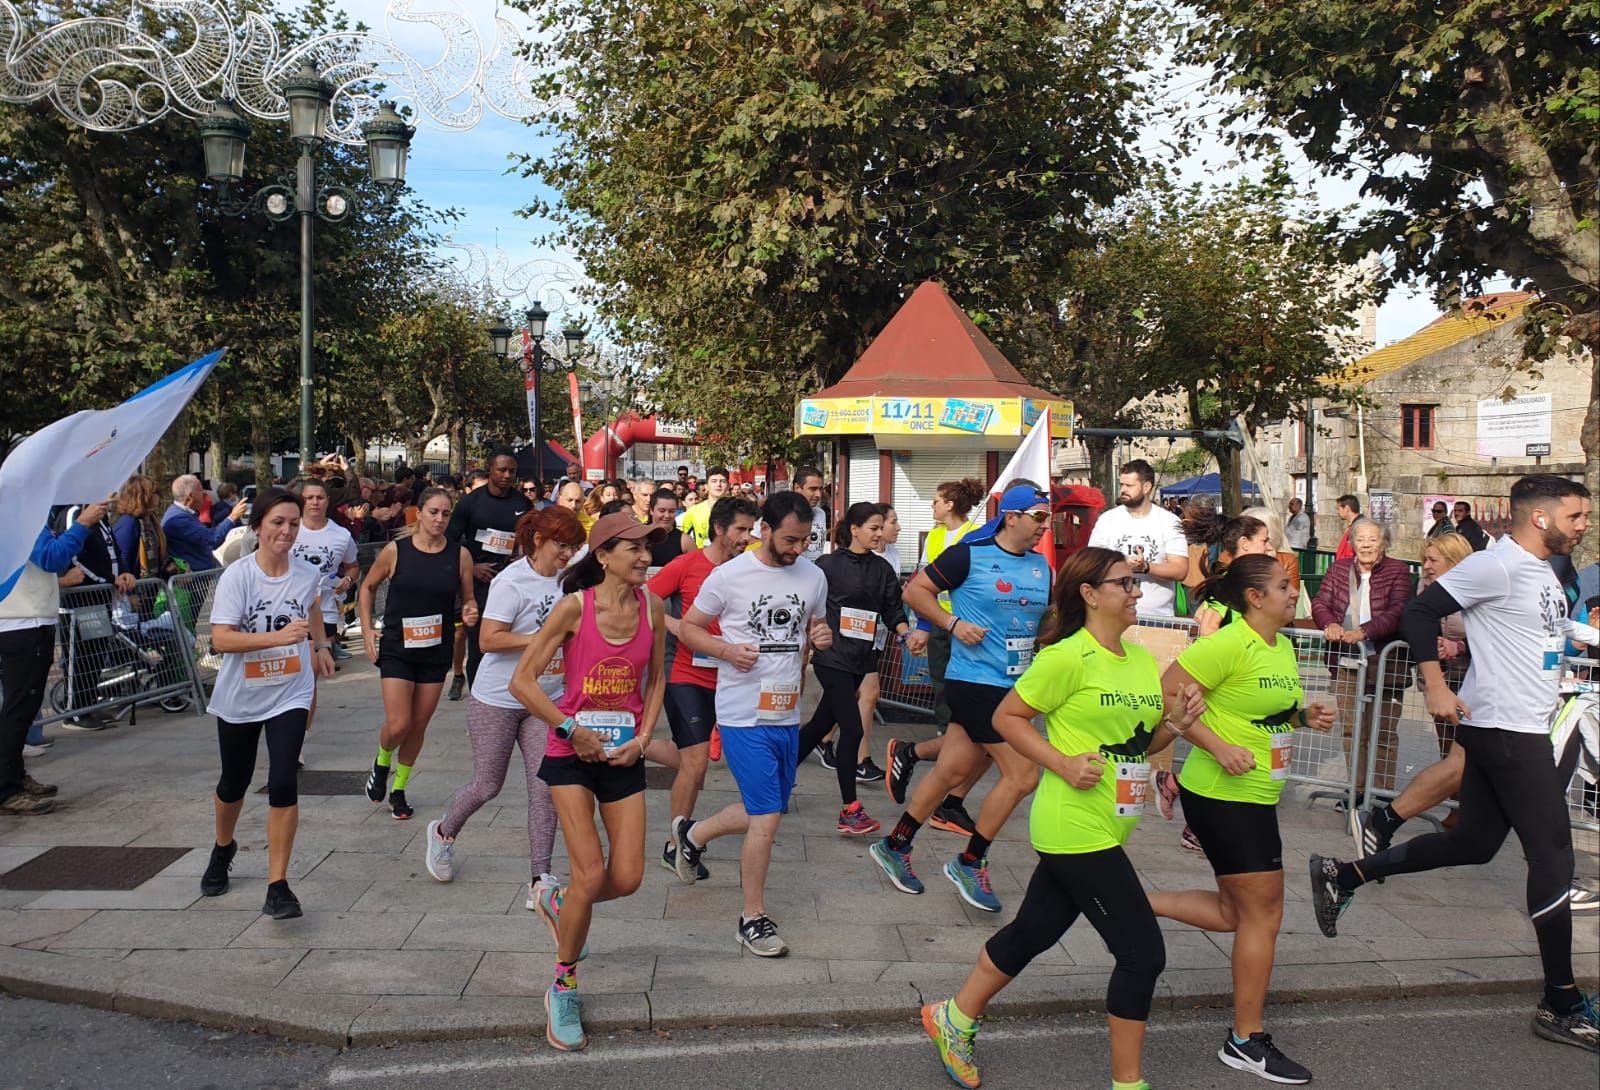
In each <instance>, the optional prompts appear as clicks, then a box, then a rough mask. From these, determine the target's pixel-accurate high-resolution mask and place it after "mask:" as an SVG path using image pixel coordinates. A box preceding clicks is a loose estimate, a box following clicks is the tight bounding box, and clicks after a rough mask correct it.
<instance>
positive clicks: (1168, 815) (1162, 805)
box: [1150, 768, 1178, 821]
mask: <svg viewBox="0 0 1600 1090" xmlns="http://www.w3.org/2000/svg"><path fill="white" fill-rule="evenodd" d="M1150 786H1151V787H1153V788H1155V791H1154V792H1153V794H1154V795H1155V797H1156V809H1157V810H1159V811H1160V812H1161V820H1162V821H1171V820H1172V804H1173V803H1175V802H1177V801H1178V777H1177V776H1174V775H1173V774H1172V773H1171V772H1168V771H1167V770H1166V769H1164V768H1157V769H1154V770H1152V771H1151V773H1150Z"/></svg>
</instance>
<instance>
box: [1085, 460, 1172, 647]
mask: <svg viewBox="0 0 1600 1090" xmlns="http://www.w3.org/2000/svg"><path fill="white" fill-rule="evenodd" d="M1155 492H1156V472H1155V470H1154V469H1153V468H1152V467H1151V465H1150V463H1149V462H1147V461H1145V460H1144V459H1143V458H1135V459H1134V460H1133V461H1131V462H1129V463H1127V464H1126V465H1124V466H1123V467H1122V470H1121V473H1120V475H1119V476H1118V477H1117V503H1118V506H1116V507H1113V508H1111V509H1110V510H1107V511H1105V512H1102V513H1101V515H1100V517H1099V519H1097V520H1096V521H1095V524H1094V531H1093V532H1092V533H1091V534H1090V535H1089V544H1090V545H1094V546H1098V547H1099V548H1102V549H1114V550H1116V551H1117V552H1119V553H1121V554H1122V555H1123V556H1125V557H1127V558H1128V564H1129V565H1130V566H1131V567H1132V568H1133V575H1134V578H1135V579H1137V580H1138V581H1139V588H1140V590H1141V592H1142V594H1141V596H1140V598H1139V612H1140V614H1142V615H1144V616H1150V617H1171V616H1173V613H1174V610H1173V605H1174V602H1175V601H1176V590H1175V588H1176V587H1177V585H1178V583H1179V582H1180V581H1182V579H1183V578H1184V577H1185V576H1186V575H1188V574H1189V542H1188V539H1186V538H1185V537H1184V535H1183V523H1181V522H1179V521H1178V517H1177V516H1176V515H1174V514H1173V513H1172V512H1171V511H1168V510H1166V509H1165V508H1163V507H1157V506H1156V504H1155V502H1154V499H1153V497H1154V496H1155Z"/></svg>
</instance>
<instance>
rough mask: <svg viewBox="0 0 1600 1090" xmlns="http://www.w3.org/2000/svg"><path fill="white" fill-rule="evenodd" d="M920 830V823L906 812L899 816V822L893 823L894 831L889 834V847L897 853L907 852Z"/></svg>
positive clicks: (909, 812)
mask: <svg viewBox="0 0 1600 1090" xmlns="http://www.w3.org/2000/svg"><path fill="white" fill-rule="evenodd" d="M920 828H922V822H920V821H918V820H917V819H916V818H914V817H912V816H911V811H909V810H907V811H906V812H905V813H903V814H901V815H900V820H899V821H897V822H895V823H894V830H893V831H892V832H891V833H890V834H889V847H891V848H893V849H894V850H895V851H897V852H909V851H910V850H911V841H912V840H913V839H914V838H915V837H916V835H917V830H918V829H920Z"/></svg>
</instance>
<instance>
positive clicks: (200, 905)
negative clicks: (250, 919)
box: [185, 875, 371, 912]
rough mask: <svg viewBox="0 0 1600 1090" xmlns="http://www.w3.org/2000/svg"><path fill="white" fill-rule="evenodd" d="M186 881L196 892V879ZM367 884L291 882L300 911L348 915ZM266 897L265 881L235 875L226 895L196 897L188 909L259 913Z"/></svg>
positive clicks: (302, 880)
mask: <svg viewBox="0 0 1600 1090" xmlns="http://www.w3.org/2000/svg"><path fill="white" fill-rule="evenodd" d="M185 881H187V882H188V883H189V884H190V887H191V888H193V889H194V890H195V892H196V893H197V894H198V893H199V883H198V881H197V880H196V879H194V878H187V879H185ZM369 885H371V883H370V882H361V881H355V882H341V881H337V880H334V879H327V878H323V879H317V878H295V879H293V880H292V881H291V882H290V888H291V889H293V890H294V895H295V896H296V897H298V898H299V899H300V906H301V908H303V909H304V910H305V911H307V912H348V911H350V908H351V906H352V905H354V904H355V903H356V901H357V900H359V899H360V897H361V895H362V894H363V893H365V892H366V891H367V887H368V886H369ZM266 895H267V881H266V879H265V878H247V879H245V880H243V881H240V880H239V878H238V876H237V875H235V876H233V880H232V881H230V882H229V883H228V892H226V893H224V894H222V895H220V896H217V897H197V899H196V900H195V902H194V904H192V905H190V906H189V907H190V908H191V909H192V910H193V911H196V912H214V911H217V910H219V909H246V908H253V909H255V910H256V911H258V912H259V911H260V910H261V903H262V901H264V900H265V899H266Z"/></svg>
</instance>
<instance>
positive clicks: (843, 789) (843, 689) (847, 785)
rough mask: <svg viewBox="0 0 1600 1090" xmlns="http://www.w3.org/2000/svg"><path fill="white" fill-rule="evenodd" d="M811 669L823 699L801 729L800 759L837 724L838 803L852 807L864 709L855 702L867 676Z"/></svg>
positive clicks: (854, 799) (815, 746) (821, 668)
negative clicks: (857, 691) (857, 692)
mask: <svg viewBox="0 0 1600 1090" xmlns="http://www.w3.org/2000/svg"><path fill="white" fill-rule="evenodd" d="M811 669H812V670H814V671H815V672H816V675H817V680H818V681H819V682H821V683H822V700H821V702H820V703H818V704H817V710H816V711H815V712H813V713H812V714H811V721H810V722H808V723H807V724H806V725H805V726H803V727H801V728H800V758H799V759H800V760H802V761H803V760H805V759H806V757H807V756H808V755H809V754H810V753H811V751H812V750H814V749H816V748H817V746H818V745H820V744H821V743H822V740H823V738H825V737H827V735H828V732H829V731H830V730H832V729H833V727H834V724H835V723H837V724H838V725H839V737H838V738H837V739H835V740H834V743H833V755H834V763H835V764H837V765H838V773H839V801H840V802H841V803H843V804H844V805H845V806H849V805H850V804H851V803H852V802H855V801H856V755H857V754H858V753H860V752H861V706H860V705H859V704H857V703H856V690H858V689H860V688H861V681H862V679H863V678H865V677H866V676H867V675H866V674H855V673H851V672H850V671H849V670H836V669H834V668H833V667H832V666H818V665H816V664H815V663H813V664H812V666H811Z"/></svg>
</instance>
